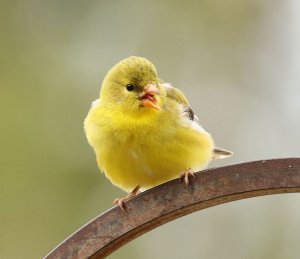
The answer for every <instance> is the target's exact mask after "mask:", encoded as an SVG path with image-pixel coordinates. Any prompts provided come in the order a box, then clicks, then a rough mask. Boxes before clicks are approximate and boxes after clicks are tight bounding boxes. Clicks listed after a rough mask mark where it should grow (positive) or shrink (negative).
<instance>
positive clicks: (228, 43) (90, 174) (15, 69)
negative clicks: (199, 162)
mask: <svg viewBox="0 0 300 259" xmlns="http://www.w3.org/2000/svg"><path fill="white" fill-rule="evenodd" d="M299 13H300V2H299V1H297V0H285V1H280V0H264V1H261V0H244V1H240V0H226V1H216V0H215V1H211V0H200V1H184V2H183V1H148V2H146V1H138V0H135V1H121V0H119V1H104V0H103V1H93V0H90V1H78V0H77V1H76V0H74V1H66V0H63V1H62V0H60V1H58V0H51V1H36V0H29V1H18V0H14V1H5V0H4V1H1V3H0V14H1V15H0V17H1V18H0V20H1V23H0V27H1V41H0V46H1V52H0V60H1V63H0V103H1V109H0V118H1V124H0V132H1V134H0V144H1V151H0V169H1V171H0V258H25V259H26V258H41V257H42V256H45V255H46V254H47V253H48V252H49V251H50V250H52V249H53V248H54V247H55V246H56V245H57V244H58V243H60V242H61V241H62V240H64V239H65V238H66V237H67V236H69V235H70V234H71V233H73V232H74V231H75V230H76V229H78V228H79V227H80V226H82V225H83V224H85V223H86V222H88V221H89V220H91V219H93V218H94V217H95V216H97V215H98V214H100V213H102V212H103V211H105V210H107V209H108V208H110V207H111V203H112V201H113V200H114V198H115V197H120V196H122V195H124V193H123V192H121V191H120V190H118V189H117V188H116V187H113V186H112V185H111V184H110V183H109V182H108V180H107V179H106V178H105V177H104V176H103V175H101V174H100V173H99V170H98V168H97V165H96V160H95V156H94V154H93V151H92V149H91V148H90V147H89V145H88V144H87V141H86V139H85V136H84V132H83V125H82V124H83V120H84V117H85V116H86V114H87V111H88V109H89V108H90V104H91V102H92V101H93V100H94V99H96V98H97V97H98V95H99V89H100V86H101V82H102V79H103V77H104V75H105V74H106V72H107V71H108V70H109V69H110V67H112V66H113V65H114V64H115V63H116V62H118V61H119V60H121V59H123V58H125V57H127V56H129V55H139V56H143V57H146V58H148V59H149V60H151V61H152V62H153V63H154V64H155V65H156V67H157V70H158V73H159V76H160V77H161V78H162V79H164V80H165V81H167V82H171V83H173V85H174V86H176V87H179V88H180V89H182V90H183V91H184V92H185V93H186V95H187V97H188V98H189V99H190V102H191V104H192V107H193V109H194V110H195V112H196V113H197V115H198V117H199V119H200V122H201V124H202V125H203V126H204V128H205V129H206V130H207V131H209V132H210V133H211V134H212V135H213V136H214V139H215V141H216V143H217V145H218V146H222V147H224V148H227V149H230V150H233V151H234V152H235V155H234V157H233V158H231V159H227V160H223V161H219V162H213V163H212V164H211V165H210V166H211V167H216V166H222V165H228V164H233V163H238V162H245V161H249V160H258V159H268V158H279V157H299V156H300V140H299V132H300V120H299V118H300V73H299V71H300V16H299ZM299 240H300V195H299V194H286V195H276V196H270V197H260V198H253V199H248V200H243V201H238V202H233V203H229V204H224V205H221V206H217V207H213V208H210V209H207V210H203V211H200V212H196V213H194V214H192V215H188V216H186V217H184V218H181V219H178V220H175V221H173V222H171V223H169V224H167V225H164V226H162V227H159V228H158V229H155V230H153V231H151V232H150V233H148V234H145V235H143V236H142V237H140V238H138V239H137V240H135V241H133V242H131V243H129V244H127V245H125V246H124V247H122V248H121V249H119V250H118V251H117V252H115V253H114V254H112V255H111V256H110V258H113V259H120V258H146V259H148V258H149V259H150V258H178V259H179V258H206V259H211V258H223V259H227V258H228V259H229V258H230V259H231V258H246V259H248V258H249V259H250V258H275V259H276V258H278V259H279V258H299V254H300V246H299Z"/></svg>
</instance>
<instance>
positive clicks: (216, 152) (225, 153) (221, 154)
mask: <svg viewBox="0 0 300 259" xmlns="http://www.w3.org/2000/svg"><path fill="white" fill-rule="evenodd" d="M232 155H233V152H231V151H229V150H226V149H223V148H218V147H214V149H213V155H212V159H223V158H227V157H230V156H232Z"/></svg>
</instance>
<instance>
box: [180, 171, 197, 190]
mask: <svg viewBox="0 0 300 259" xmlns="http://www.w3.org/2000/svg"><path fill="white" fill-rule="evenodd" d="M190 177H193V178H194V179H196V176H195V174H194V172H193V171H192V169H191V168H190V169H188V170H187V171H186V172H183V173H181V174H180V177H179V180H180V182H181V183H182V182H184V183H185V185H186V186H189V185H190Z"/></svg>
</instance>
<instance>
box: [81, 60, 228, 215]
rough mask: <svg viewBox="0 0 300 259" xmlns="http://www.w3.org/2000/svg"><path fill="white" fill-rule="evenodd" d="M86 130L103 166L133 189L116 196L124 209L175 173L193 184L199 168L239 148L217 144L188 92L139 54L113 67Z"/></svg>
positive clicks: (120, 183) (112, 179)
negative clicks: (162, 78) (176, 85)
mask: <svg viewBox="0 0 300 259" xmlns="http://www.w3.org/2000/svg"><path fill="white" fill-rule="evenodd" d="M84 130H85V133H86V137H87V140H88V142H89V144H90V145H91V146H92V148H93V149H94V152H95V155H96V160H97V163H98V167H99V168H100V170H101V171H102V172H103V173H104V174H105V176H106V177H107V178H108V179H109V181H110V182H111V183H112V184H113V185H115V186H117V187H119V188H120V189H122V190H124V191H125V192H127V193H128V195H127V196H126V197H124V198H121V199H116V200H115V201H114V204H118V205H119V206H120V207H121V209H122V210H125V207H124V204H125V202H126V201H127V200H128V199H130V198H132V197H134V196H135V195H137V194H138V193H139V192H140V191H144V190H147V189H150V188H152V187H155V186H157V185H160V184H162V183H165V182H167V181H170V180H173V179H175V178H179V179H180V180H181V182H183V183H184V184H185V185H187V186H189V184H190V182H191V178H193V177H195V175H194V172H197V171H199V170H203V169H205V168H206V167H207V166H208V164H209V162H210V161H211V160H213V159H218V158H226V157H229V156H231V155H232V154H233V153H232V152H231V151H228V150H226V149H222V148H218V147H216V146H215V144H214V141H213V138H212V137H211V135H210V134H209V133H208V132H207V131H205V130H204V129H203V128H202V126H200V124H199V122H198V117H197V116H196V115H195V113H194V112H193V110H192V109H191V108H190V104H189V102H188V100H187V98H186V97H185V95H184V94H183V92H182V91H181V90H179V89H178V88H175V87H173V86H172V85H171V84H170V83H166V82H164V81H163V80H161V79H160V78H159V77H158V74H157V71H156V68H155V66H154V65H153V64H152V63H151V62H150V61H149V60H148V59H146V58H143V57H137V56H130V57H128V58H125V59H123V60H121V61H120V62H118V63H117V64H116V65H115V66H113V67H112V68H111V69H110V70H109V71H108V73H107V74H106V76H105V78H104V80H103V82H102V86H101V90H100V97H99V99H97V100H96V101H94V102H93V103H92V106H91V108H90V110H89V112H88V114H87V116H86V118H85V120H84Z"/></svg>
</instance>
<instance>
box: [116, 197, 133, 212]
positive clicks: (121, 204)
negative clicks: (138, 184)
mask: <svg viewBox="0 0 300 259" xmlns="http://www.w3.org/2000/svg"><path fill="white" fill-rule="evenodd" d="M128 199H129V198H127V197H125V198H121V199H119V198H117V199H115V200H114V201H113V205H118V206H119V207H120V209H121V210H122V211H123V212H125V213H126V210H125V201H127V200H128Z"/></svg>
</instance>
